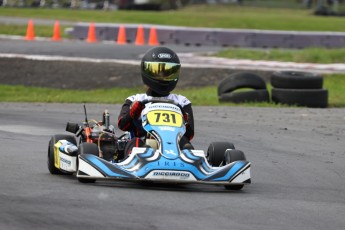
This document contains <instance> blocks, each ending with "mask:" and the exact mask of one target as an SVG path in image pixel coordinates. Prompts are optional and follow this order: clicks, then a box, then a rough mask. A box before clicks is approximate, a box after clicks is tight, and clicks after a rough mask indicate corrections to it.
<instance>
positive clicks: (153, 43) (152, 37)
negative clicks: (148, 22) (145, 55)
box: [149, 27, 159, 46]
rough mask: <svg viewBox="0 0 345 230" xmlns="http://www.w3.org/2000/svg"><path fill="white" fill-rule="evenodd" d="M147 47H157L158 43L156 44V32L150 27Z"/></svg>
mask: <svg viewBox="0 0 345 230" xmlns="http://www.w3.org/2000/svg"><path fill="white" fill-rule="evenodd" d="M149 45H150V46H157V45H159V42H158V39H157V31H156V28H155V27H151V29H150V36H149Z"/></svg>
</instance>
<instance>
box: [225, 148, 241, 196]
mask: <svg viewBox="0 0 345 230" xmlns="http://www.w3.org/2000/svg"><path fill="white" fill-rule="evenodd" d="M224 160H225V164H230V163H232V162H235V161H245V160H246V156H245V155H244V152H242V151H241V150H237V149H231V150H227V151H225V154H224ZM243 186H244V185H243V184H232V185H224V187H225V189H227V190H241V189H242V188H243Z"/></svg>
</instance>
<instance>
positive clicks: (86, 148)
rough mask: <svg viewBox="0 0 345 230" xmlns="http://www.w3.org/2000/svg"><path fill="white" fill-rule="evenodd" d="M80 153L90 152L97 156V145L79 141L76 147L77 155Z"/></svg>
mask: <svg viewBox="0 0 345 230" xmlns="http://www.w3.org/2000/svg"><path fill="white" fill-rule="evenodd" d="M80 154H92V155H95V156H99V151H98V146H97V145H96V144H94V143H88V142H84V143H81V144H80V145H79V148H78V155H80Z"/></svg>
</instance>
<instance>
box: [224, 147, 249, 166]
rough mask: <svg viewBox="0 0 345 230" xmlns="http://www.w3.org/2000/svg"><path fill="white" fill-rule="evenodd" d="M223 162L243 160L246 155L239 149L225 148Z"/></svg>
mask: <svg viewBox="0 0 345 230" xmlns="http://www.w3.org/2000/svg"><path fill="white" fill-rule="evenodd" d="M224 159H225V164H230V163H232V162H235V161H245V160H246V156H245V155H244V153H243V152H242V151H241V150H237V149H231V150H226V151H225V154H224Z"/></svg>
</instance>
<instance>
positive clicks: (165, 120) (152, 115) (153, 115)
mask: <svg viewBox="0 0 345 230" xmlns="http://www.w3.org/2000/svg"><path fill="white" fill-rule="evenodd" d="M147 119H148V121H149V123H150V124H151V125H162V126H175V127H181V126H182V120H183V119H182V115H181V114H179V113H176V112H172V111H167V110H153V111H150V112H149V113H148V114H147Z"/></svg>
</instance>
